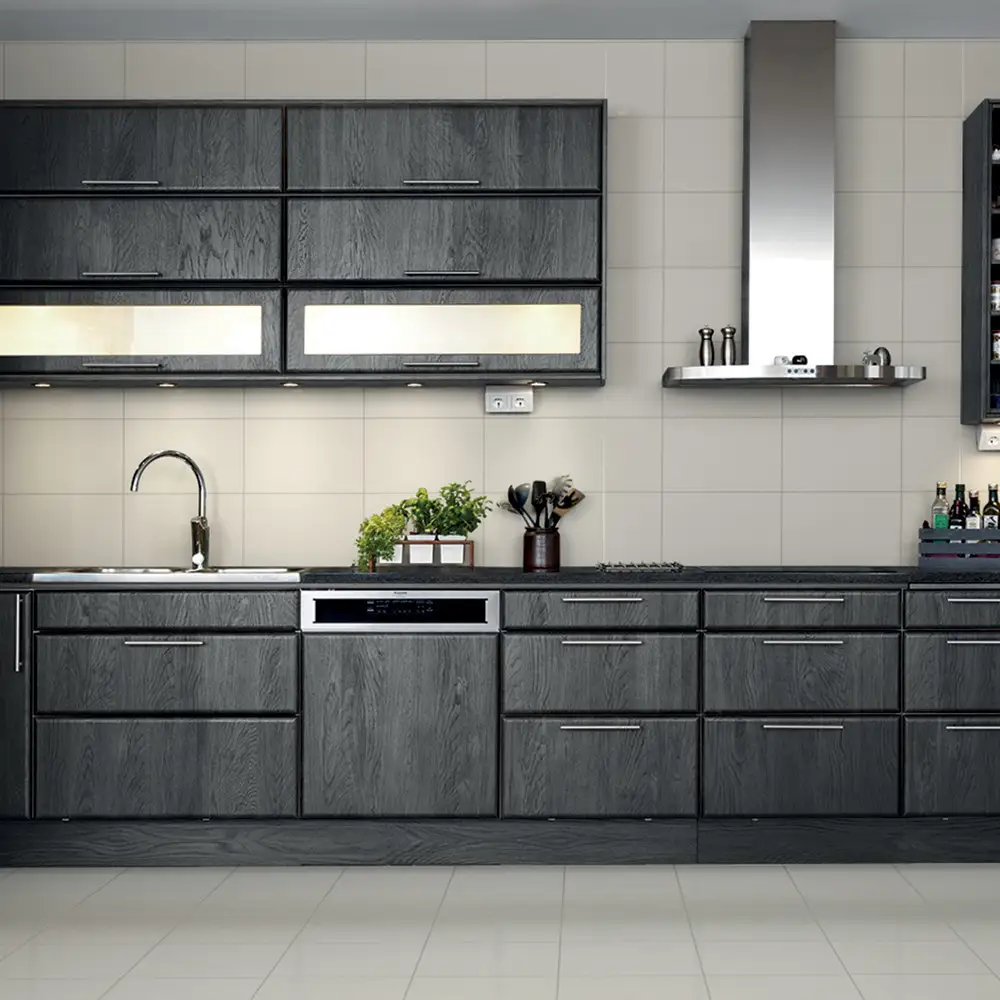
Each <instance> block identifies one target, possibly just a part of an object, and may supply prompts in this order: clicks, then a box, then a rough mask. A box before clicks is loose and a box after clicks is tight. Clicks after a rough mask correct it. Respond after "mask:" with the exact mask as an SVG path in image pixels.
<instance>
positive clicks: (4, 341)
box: [0, 290, 281, 374]
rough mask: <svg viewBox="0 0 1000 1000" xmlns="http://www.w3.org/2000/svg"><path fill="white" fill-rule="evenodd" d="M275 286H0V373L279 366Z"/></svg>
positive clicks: (270, 368) (274, 368)
mask: <svg viewBox="0 0 1000 1000" xmlns="http://www.w3.org/2000/svg"><path fill="white" fill-rule="evenodd" d="M280 338H281V309H280V292H277V291H245V292H229V291H226V292H222V291H196V292H183V291H139V290H136V291H128V292H125V291H117V290H115V291H111V290H108V291H90V290H79V291H63V290H51V291H41V290H36V291H0V372H5V373H8V374H10V373H30V372H80V373H89V374H101V373H108V372H112V371H122V370H128V369H130V368H132V369H135V370H136V371H147V372H150V373H154V372H157V371H163V372H172V371H173V372H192V373H197V372H226V371H232V372H253V371H259V372H268V371H278V370H279V366H280V354H281V349H280V347H281V344H280Z"/></svg>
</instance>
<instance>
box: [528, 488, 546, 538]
mask: <svg viewBox="0 0 1000 1000" xmlns="http://www.w3.org/2000/svg"><path fill="white" fill-rule="evenodd" d="M547 493H548V487H547V486H546V485H545V483H544V481H543V480H541V479H536V480H535V481H534V482H533V483H532V484H531V508H532V510H534V512H535V527H536V528H543V527H545V525H544V524H543V521H544V520H546V517H545V515H546V511H547V507H548V501H547V500H546V495H547Z"/></svg>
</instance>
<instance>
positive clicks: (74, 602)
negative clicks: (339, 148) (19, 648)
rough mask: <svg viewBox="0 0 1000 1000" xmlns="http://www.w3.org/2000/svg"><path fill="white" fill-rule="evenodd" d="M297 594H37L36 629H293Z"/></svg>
mask: <svg viewBox="0 0 1000 1000" xmlns="http://www.w3.org/2000/svg"><path fill="white" fill-rule="evenodd" d="M298 603H299V595H298V593H297V592H296V591H293V590H272V591H221V590H194V591H169V592H163V591H154V590H148V591H143V590H133V591H99V590H80V591H66V592H61V593H60V592H49V591H42V592H40V593H39V594H38V595H37V597H36V601H35V606H36V608H37V612H36V622H37V624H38V627H39V628H40V629H52V630H58V631H61V632H77V631H91V630H94V629H107V630H109V631H112V630H123V629H136V630H141V629H154V630H157V631H169V632H184V631H190V630H192V629H198V630H200V629H216V630H218V631H220V632H221V631H226V632H239V631H244V630H254V631H264V630H266V629H294V628H296V627H297V626H298Z"/></svg>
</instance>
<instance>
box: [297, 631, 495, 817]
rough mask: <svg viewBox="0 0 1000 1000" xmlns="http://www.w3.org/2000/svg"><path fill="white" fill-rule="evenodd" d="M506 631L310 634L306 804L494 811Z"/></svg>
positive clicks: (346, 812) (361, 809)
mask: <svg viewBox="0 0 1000 1000" xmlns="http://www.w3.org/2000/svg"><path fill="white" fill-rule="evenodd" d="M497 642H498V640H497V638H496V636H486V635H483V636H478V635H430V634H428V635H392V636H390V635H336V636H334V635H329V636H315V635H307V636H305V637H304V638H303V657H304V658H303V703H302V704H303V750H302V752H303V763H302V769H303V770H302V774H303V783H302V788H303V813H304V815H307V816H495V815H496V813H497V767H498V762H497V707H498V706H497V686H498V685H497Z"/></svg>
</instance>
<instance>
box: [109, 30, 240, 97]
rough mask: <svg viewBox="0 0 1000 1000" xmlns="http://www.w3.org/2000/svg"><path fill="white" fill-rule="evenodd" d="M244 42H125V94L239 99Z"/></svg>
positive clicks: (129, 95) (134, 95)
mask: <svg viewBox="0 0 1000 1000" xmlns="http://www.w3.org/2000/svg"><path fill="white" fill-rule="evenodd" d="M245 95H246V46H245V45H244V44H243V42H128V43H127V44H126V46H125V96H126V97H128V98H133V99H149V100H170V99H178V100H182V99H188V98H190V99H209V100H223V99H225V98H230V99H234V100H235V99H242V98H243V97H244V96H245Z"/></svg>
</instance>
